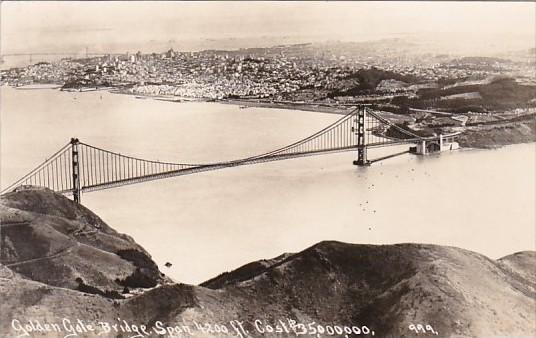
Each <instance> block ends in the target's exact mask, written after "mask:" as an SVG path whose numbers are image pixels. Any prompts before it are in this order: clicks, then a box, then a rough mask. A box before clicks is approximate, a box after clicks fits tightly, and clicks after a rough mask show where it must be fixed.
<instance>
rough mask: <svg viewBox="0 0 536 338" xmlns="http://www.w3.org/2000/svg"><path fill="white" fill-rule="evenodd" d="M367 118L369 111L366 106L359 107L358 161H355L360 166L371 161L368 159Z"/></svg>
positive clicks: (366, 164) (367, 164)
mask: <svg viewBox="0 0 536 338" xmlns="http://www.w3.org/2000/svg"><path fill="white" fill-rule="evenodd" d="M366 118H367V111H366V108H365V106H361V107H359V108H358V111H357V161H354V165H357V166H360V167H363V166H369V165H370V162H369V161H368V160H367V142H366V130H365V121H366Z"/></svg>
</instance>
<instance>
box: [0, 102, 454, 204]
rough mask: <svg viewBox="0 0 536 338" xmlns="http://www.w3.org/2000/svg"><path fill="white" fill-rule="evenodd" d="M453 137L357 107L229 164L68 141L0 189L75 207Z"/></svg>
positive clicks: (433, 145)
mask: <svg viewBox="0 0 536 338" xmlns="http://www.w3.org/2000/svg"><path fill="white" fill-rule="evenodd" d="M457 135H458V134H450V135H445V136H443V135H439V136H432V137H422V136H419V135H417V134H416V133H415V132H413V131H411V130H408V129H406V128H402V127H401V126H399V125H396V124H394V123H392V122H390V121H389V120H387V119H386V118H384V117H382V116H381V112H377V111H374V110H372V109H370V108H368V107H365V106H361V107H358V108H357V109H354V110H352V111H350V112H349V113H348V114H347V115H345V116H343V117H341V118H340V119H338V120H337V121H335V122H334V123H332V124H330V125H329V126H327V127H325V128H324V129H322V130H320V131H318V132H317V133H315V134H313V135H311V136H308V137H306V138H304V139H302V140H300V141H297V142H295V143H292V144H290V145H287V146H285V147H282V148H279V149H276V150H273V151H270V152H267V153H263V154H260V155H256V156H251V157H245V158H240V159H236V160H230V161H222V162H214V163H204V164H192V163H174V162H161V161H152V160H146V159H142V158H136V157H132V156H126V155H122V154H120V153H117V152H113V151H109V150H105V149H101V148H98V147H95V146H92V145H89V144H86V143H83V142H81V141H80V140H78V139H77V138H72V139H71V141H70V142H69V143H67V144H66V145H65V146H63V147H62V148H61V149H60V150H58V151H57V152H56V153H55V154H53V155H52V156H51V157H49V158H48V159H47V160H45V161H44V162H43V163H41V164H40V165H39V166H37V167H36V168H35V169H34V170H32V171H30V172H29V173H28V174H26V175H25V176H23V177H22V178H20V179H19V180H17V181H16V182H14V183H13V184H11V185H10V186H8V187H7V188H5V189H3V190H2V191H1V193H2V194H4V193H6V192H10V191H14V190H22V189H27V188H29V187H31V186H41V187H46V188H49V189H51V190H53V191H55V192H58V193H60V194H65V195H72V196H73V200H74V201H75V202H77V203H80V201H81V200H80V198H81V194H82V193H86V192H91V191H97V190H103V189H110V188H115V187H119V186H123V185H127V184H135V183H141V182H146V181H152V180H158V179H163V178H168V177H174V176H181V175H189V174H195V173H199V172H204V171H211V170H218V169H223V168H229V167H236V166H242V165H250V164H256V163H262V162H270V161H279V160H286V159H291V158H297V157H304V156H313V155H320V154H329V153H337V152H345V151H355V150H357V159H356V160H355V161H354V162H353V163H354V164H355V165H357V166H369V165H371V164H372V163H374V162H377V161H381V160H385V159H387V158H391V157H394V156H398V155H401V154H406V153H409V152H413V153H415V154H427V153H430V152H436V151H442V150H447V149H456V148H457V143H456V142H454V140H455V138H456V136H457ZM403 144H411V145H414V146H413V147H411V148H410V150H407V151H403V152H398V153H395V154H391V155H388V156H383V157H380V158H375V159H371V160H369V159H368V157H367V155H368V154H367V153H368V150H369V149H372V148H377V147H387V146H393V145H403Z"/></svg>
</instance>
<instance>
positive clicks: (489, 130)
mask: <svg viewBox="0 0 536 338" xmlns="http://www.w3.org/2000/svg"><path fill="white" fill-rule="evenodd" d="M4 86H6V87H10V88H13V89H17V90H40V89H41V90H42V89H52V90H60V88H61V87H58V85H56V84H38V85H28V88H20V87H14V86H9V85H7V84H4ZM100 90H103V91H107V92H109V93H111V94H120V95H128V96H133V97H134V98H135V99H143V100H146V99H152V100H157V101H167V102H172V103H183V102H205V103H219V104H227V105H234V106H238V107H239V108H241V109H248V108H274V109H286V110H299V111H307V112H316V113H324V114H336V115H345V114H347V113H348V109H349V108H350V107H351V106H331V105H326V104H320V103H317V104H312V103H302V102H287V101H285V102H280V101H279V102H278V101H271V102H267V101H260V100H255V101H254V100H249V99H207V98H190V97H180V96H174V95H150V94H137V93H130V92H127V91H124V90H121V89H118V88H117V87H106V88H102V89H100ZM92 91H95V90H92ZM65 92H77V93H84V92H87V91H83V90H82V91H65ZM458 142H459V143H460V148H461V149H497V148H501V147H503V146H508V145H515V144H529V143H534V142H536V121H534V120H527V121H516V122H515V123H506V124H505V123H504V122H503V123H498V124H496V125H495V124H493V125H487V126H486V127H485V128H482V129H480V130H477V129H476V128H470V129H467V130H465V131H464V132H463V133H462V135H461V137H460V140H459V141H458Z"/></svg>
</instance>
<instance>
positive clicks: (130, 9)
mask: <svg viewBox="0 0 536 338" xmlns="http://www.w3.org/2000/svg"><path fill="white" fill-rule="evenodd" d="M0 9H1V26H0V27H1V44H0V48H1V53H2V54H8V53H28V52H32V53H39V52H51V51H55V52H59V51H61V52H73V51H83V50H85V48H86V47H87V48H88V49H89V50H90V52H91V51H94V52H123V51H127V50H130V51H135V50H142V51H149V50H151V51H152V50H153V49H155V48H157V49H158V48H168V47H174V48H175V49H178V50H192V49H200V48H210V47H211V44H212V45H214V46H215V47H219V46H218V40H222V39H226V40H227V44H228V45H229V43H230V42H229V41H233V40H231V39H235V40H234V44H235V45H237V46H238V45H240V44H242V45H240V46H238V47H247V46H244V45H248V44H249V45H255V44H262V43H263V42H264V43H265V44H266V43H267V44H270V43H275V42H278V41H279V42H281V43H286V42H289V43H293V42H310V41H323V40H349V41H352V40H353V41H363V40H374V39H378V38H386V37H395V36H416V35H419V36H427V37H434V38H439V37H441V39H443V40H445V41H446V42H447V43H450V42H452V43H458V42H460V41H461V40H463V41H465V42H466V43H469V44H470V43H471V40H474V39H477V37H478V39H482V37H484V36H485V38H486V39H488V40H489V41H493V42H494V43H498V44H502V43H503V42H504V43H505V44H507V45H508V46H510V45H512V48H520V47H523V46H525V45H527V44H529V45H530V44H531V43H532V44H533V42H534V41H535V39H536V37H535V27H536V21H535V17H536V3H534V2H514V3H512V2H509V3H505V2H491V3H485V2H469V3H466V2H435V1H434V2H431V1H430V2H320V1H319V2H269V1H266V2H231V1H226V2H224V1H222V2H168V1H166V2H154V1H150V2H142V1H140V2H129V3H127V2H121V1H117V2H113V1H112V2H101V1H99V2H78V1H72V2H54V1H44V2H32V1H25V2H2V3H1V7H0Z"/></svg>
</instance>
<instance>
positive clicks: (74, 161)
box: [71, 138, 80, 203]
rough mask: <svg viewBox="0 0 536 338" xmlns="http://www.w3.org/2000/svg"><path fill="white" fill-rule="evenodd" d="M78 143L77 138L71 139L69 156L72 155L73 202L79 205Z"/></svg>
mask: <svg viewBox="0 0 536 338" xmlns="http://www.w3.org/2000/svg"><path fill="white" fill-rule="evenodd" d="M79 143H80V141H78V139H77V138H71V155H72V170H73V187H72V190H73V200H74V201H75V202H76V203H80V160H79V157H78V154H79V153H78V144H79Z"/></svg>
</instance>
